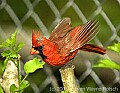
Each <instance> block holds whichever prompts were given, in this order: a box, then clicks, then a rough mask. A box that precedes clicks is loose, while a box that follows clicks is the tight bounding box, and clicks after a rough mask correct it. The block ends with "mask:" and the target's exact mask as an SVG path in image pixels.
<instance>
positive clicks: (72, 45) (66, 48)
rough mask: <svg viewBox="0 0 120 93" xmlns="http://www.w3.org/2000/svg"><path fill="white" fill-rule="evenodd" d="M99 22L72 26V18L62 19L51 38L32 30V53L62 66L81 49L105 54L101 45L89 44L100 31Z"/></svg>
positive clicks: (50, 62) (91, 21) (53, 64)
mask: <svg viewBox="0 0 120 93" xmlns="http://www.w3.org/2000/svg"><path fill="white" fill-rule="evenodd" d="M97 28H98V24H97V22H96V21H93V20H90V21H88V22H87V23H85V24H84V25H78V26H76V27H72V25H71V21H70V18H64V19H62V20H61V21H60V22H59V23H58V24H57V26H56V27H55V28H54V30H53V32H52V33H51V35H50V37H49V39H47V38H45V37H42V38H41V39H40V31H38V32H37V33H35V32H34V30H33V32H32V49H31V52H30V54H32V55H33V54H38V55H40V56H41V57H42V59H43V61H45V62H46V63H48V64H50V65H52V66H62V65H64V64H66V63H67V62H69V61H70V60H71V59H73V58H74V57H75V56H76V54H77V52H78V51H79V50H83V51H88V52H95V53H98V54H105V53H106V50H105V49H103V48H102V47H100V46H96V45H92V44H87V43H88V42H89V41H90V40H92V39H93V38H94V37H95V36H96V34H97V33H98V29H97Z"/></svg>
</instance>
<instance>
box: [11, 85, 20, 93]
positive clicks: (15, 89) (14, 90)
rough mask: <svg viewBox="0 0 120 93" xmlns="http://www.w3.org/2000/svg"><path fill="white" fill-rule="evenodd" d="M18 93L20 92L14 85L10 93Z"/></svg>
mask: <svg viewBox="0 0 120 93" xmlns="http://www.w3.org/2000/svg"><path fill="white" fill-rule="evenodd" d="M16 91H18V88H17V87H16V86H15V84H12V85H11V86H10V93H15V92H16Z"/></svg>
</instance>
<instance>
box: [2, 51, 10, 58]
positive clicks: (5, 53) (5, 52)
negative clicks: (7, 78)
mask: <svg viewBox="0 0 120 93" xmlns="http://www.w3.org/2000/svg"><path fill="white" fill-rule="evenodd" d="M10 54H11V50H5V51H4V52H2V53H1V56H2V57H7V56H9V55H10Z"/></svg>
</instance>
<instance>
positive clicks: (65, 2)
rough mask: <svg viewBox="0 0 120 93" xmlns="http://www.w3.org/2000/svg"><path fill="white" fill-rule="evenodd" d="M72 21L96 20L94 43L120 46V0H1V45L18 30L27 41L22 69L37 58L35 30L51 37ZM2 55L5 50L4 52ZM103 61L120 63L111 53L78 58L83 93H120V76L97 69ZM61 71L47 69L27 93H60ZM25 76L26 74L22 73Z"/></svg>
mask: <svg viewBox="0 0 120 93" xmlns="http://www.w3.org/2000/svg"><path fill="white" fill-rule="evenodd" d="M63 17H70V18H71V20H72V23H73V25H74V26H76V25H79V24H84V23H85V22H87V21H88V20H90V19H96V20H97V21H99V24H100V32H99V34H98V35H97V37H95V38H94V40H93V42H94V43H95V44H97V45H100V46H103V47H107V46H108V45H111V44H113V43H114V42H120V0H2V1H1V0H0V39H1V40H0V42H3V41H5V40H6V39H7V38H8V37H9V36H10V35H11V34H12V33H13V32H14V31H15V30H16V29H19V35H18V36H17V39H18V42H19V41H24V42H25V46H24V47H23V49H22V50H21V52H20V54H21V56H22V57H21V63H22V64H21V65H23V64H24V62H26V61H27V60H29V59H32V58H33V56H30V55H29V51H30V49H31V32H32V29H35V30H38V29H41V31H42V34H43V35H44V36H46V37H49V35H50V33H51V32H50V31H52V29H53V28H54V27H55V25H56V24H57V23H58V22H59V21H60V20H61V19H62V18H63ZM0 51H2V50H0ZM100 57H104V58H109V59H111V60H115V61H116V62H118V63H120V58H119V56H118V55H117V54H115V53H114V52H112V51H109V50H107V54H106V55H104V56H100V55H96V54H94V53H84V52H81V53H79V54H78V55H77V57H76V58H75V64H76V69H75V76H76V81H77V83H78V85H79V86H80V87H81V88H80V92H81V93H93V92H94V90H92V89H91V90H89V91H87V89H86V91H84V88H85V87H86V88H92V87H93V88H105V87H109V88H112V89H113V88H116V90H115V91H114V90H112V91H111V90H106V91H105V90H100V91H97V90H96V93H120V78H119V77H120V72H118V71H116V70H111V69H103V68H97V69H95V68H93V69H91V64H94V63H95V62H96V61H97V60H98V59H99V58H100ZM58 69H59V67H50V66H48V65H45V67H44V69H40V70H37V71H36V72H35V73H34V74H30V75H29V77H28V78H27V79H28V80H29V82H30V83H31V86H30V87H29V88H27V89H26V90H25V92H24V93H60V91H59V90H62V88H63V87H62V84H61V80H60V74H59V70H58ZM22 74H23V75H24V72H23V71H22Z"/></svg>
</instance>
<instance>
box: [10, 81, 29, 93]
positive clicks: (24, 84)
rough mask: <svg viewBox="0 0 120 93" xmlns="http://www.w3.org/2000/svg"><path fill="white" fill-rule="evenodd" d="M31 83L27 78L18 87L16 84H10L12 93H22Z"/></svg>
mask: <svg viewBox="0 0 120 93" xmlns="http://www.w3.org/2000/svg"><path fill="white" fill-rule="evenodd" d="M29 85H30V84H29V82H28V81H26V80H23V81H22V82H21V83H20V85H19V87H16V86H15V85H14V84H12V85H11V86H10V93H15V92H18V93H22V92H23V91H24V89H25V88H27V87H28V86H29Z"/></svg>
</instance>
